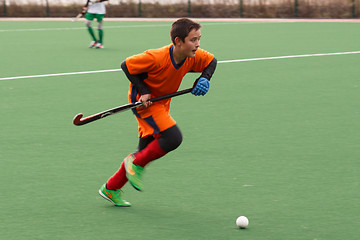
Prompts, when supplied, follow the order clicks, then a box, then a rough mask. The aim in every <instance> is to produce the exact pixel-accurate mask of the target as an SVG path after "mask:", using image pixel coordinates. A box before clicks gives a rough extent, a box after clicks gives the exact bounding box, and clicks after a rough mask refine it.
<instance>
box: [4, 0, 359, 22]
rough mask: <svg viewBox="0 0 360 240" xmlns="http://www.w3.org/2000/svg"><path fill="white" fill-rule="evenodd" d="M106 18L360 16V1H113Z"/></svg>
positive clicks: (55, 2) (13, 9)
mask: <svg viewBox="0 0 360 240" xmlns="http://www.w3.org/2000/svg"><path fill="white" fill-rule="evenodd" d="M0 2H1V4H0V5H1V6H0V17H73V16H75V15H76V14H77V13H79V12H80V11H81V8H82V6H83V5H84V4H85V3H86V0H0ZM106 6H107V14H106V17H120V18H121V17H143V18H150V17H151V18H165V17H174V18H176V17H184V16H187V17H195V18H340V19H344V18H359V17H360V13H359V8H360V0H110V1H108V2H106Z"/></svg>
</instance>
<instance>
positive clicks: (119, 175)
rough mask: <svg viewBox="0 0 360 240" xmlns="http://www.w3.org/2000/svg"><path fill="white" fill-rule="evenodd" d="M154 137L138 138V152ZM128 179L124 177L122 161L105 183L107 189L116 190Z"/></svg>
mask: <svg viewBox="0 0 360 240" xmlns="http://www.w3.org/2000/svg"><path fill="white" fill-rule="evenodd" d="M154 139H155V138H154V137H153V136H151V135H150V136H147V137H145V138H139V146H138V150H137V151H138V152H139V151H141V150H143V149H144V148H146V146H147V145H149V144H150V143H151V142H152V141H153V140H154ZM127 181H128V179H127V178H126V171H125V168H124V162H122V163H121V166H120V168H119V170H118V171H117V172H116V173H115V174H114V175H113V176H112V177H110V178H109V180H108V181H107V183H106V186H107V188H108V189H112V190H117V189H121V188H122V187H123V186H124V185H125V184H126V183H127Z"/></svg>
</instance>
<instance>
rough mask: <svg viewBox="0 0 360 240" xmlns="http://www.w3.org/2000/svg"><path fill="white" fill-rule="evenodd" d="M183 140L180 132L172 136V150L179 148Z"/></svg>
mask: <svg viewBox="0 0 360 240" xmlns="http://www.w3.org/2000/svg"><path fill="white" fill-rule="evenodd" d="M182 140H183V138H182V135H181V133H180V134H178V135H177V136H176V137H173V138H171V139H170V144H169V145H170V147H171V151H173V150H175V149H177V148H178V147H179V146H180V145H181V143H182Z"/></svg>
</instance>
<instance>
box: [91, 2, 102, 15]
mask: <svg viewBox="0 0 360 240" xmlns="http://www.w3.org/2000/svg"><path fill="white" fill-rule="evenodd" d="M87 12H88V13H95V14H105V13H106V8H105V4H104V2H95V3H91V2H90V3H89V6H88V10H87Z"/></svg>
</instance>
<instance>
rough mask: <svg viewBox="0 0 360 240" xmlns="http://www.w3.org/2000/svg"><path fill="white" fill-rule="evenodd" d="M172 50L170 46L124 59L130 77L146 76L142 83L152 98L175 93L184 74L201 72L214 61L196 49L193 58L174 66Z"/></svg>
mask: <svg viewBox="0 0 360 240" xmlns="http://www.w3.org/2000/svg"><path fill="white" fill-rule="evenodd" d="M172 50H173V45H172V44H170V45H168V46H165V47H162V48H159V49H150V50H147V51H145V52H143V53H141V54H138V55H134V56H131V57H128V58H127V59H126V66H127V68H128V70H129V73H130V74H131V75H137V74H141V73H146V74H147V78H146V79H145V80H144V83H145V84H146V85H147V87H148V88H149V90H150V91H151V96H152V97H158V96H162V95H165V94H169V93H173V92H176V91H177V90H178V89H179V87H180V84H181V81H182V79H183V77H184V76H185V74H186V73H188V72H190V71H192V72H202V71H203V70H204V69H205V68H206V67H207V66H208V65H209V64H210V62H211V61H212V60H213V59H214V55H213V54H211V53H209V52H207V51H205V50H203V49H200V48H198V49H197V51H196V54H195V57H193V58H190V57H187V58H186V59H185V60H184V61H183V62H182V63H180V64H176V63H175V61H174V58H173V54H172ZM131 85H132V84H130V89H131Z"/></svg>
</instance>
